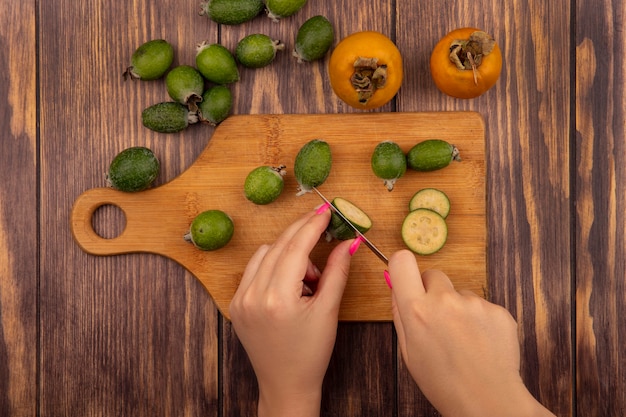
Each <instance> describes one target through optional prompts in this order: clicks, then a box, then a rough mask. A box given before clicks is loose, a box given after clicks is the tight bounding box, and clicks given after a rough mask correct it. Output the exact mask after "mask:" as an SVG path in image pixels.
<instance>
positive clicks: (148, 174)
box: [106, 146, 160, 192]
mask: <svg viewBox="0 0 626 417" xmlns="http://www.w3.org/2000/svg"><path fill="white" fill-rule="evenodd" d="M159 169H160V163H159V160H158V159H157V157H156V156H155V155H154V153H153V152H152V150H150V149H148V148H146V147H143V146H134V147H131V148H127V149H124V150H123V151H122V152H120V153H119V154H117V155H116V156H115V158H113V161H111V164H110V165H109V172H108V173H107V176H106V179H107V183H108V184H109V186H111V187H113V188H115V189H116V190H119V191H125V192H137V191H143V190H145V189H147V188H148V187H150V185H151V184H152V182H153V181H154V180H155V179H156V177H157V176H158V175H159Z"/></svg>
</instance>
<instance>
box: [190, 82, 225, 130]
mask: <svg viewBox="0 0 626 417" xmlns="http://www.w3.org/2000/svg"><path fill="white" fill-rule="evenodd" d="M232 107H233V94H232V93H231V91H230V89H229V88H228V87H226V86H225V85H214V86H213V87H209V88H208V89H207V90H206V91H205V92H204V93H203V94H202V101H201V102H200V104H199V105H198V119H199V120H200V121H201V122H203V123H208V124H210V125H213V126H216V125H218V124H220V123H221V122H223V121H224V120H226V118H227V117H228V115H229V114H230V111H231V109H232Z"/></svg>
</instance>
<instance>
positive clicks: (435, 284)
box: [422, 269, 454, 292]
mask: <svg viewBox="0 0 626 417" xmlns="http://www.w3.org/2000/svg"><path fill="white" fill-rule="evenodd" d="M422 282H423V283H424V288H425V289H426V292H447V291H454V285H452V281H450V278H448V276H447V275H446V274H445V273H443V272H442V271H440V270H438V269H429V270H427V271H424V272H423V273H422Z"/></svg>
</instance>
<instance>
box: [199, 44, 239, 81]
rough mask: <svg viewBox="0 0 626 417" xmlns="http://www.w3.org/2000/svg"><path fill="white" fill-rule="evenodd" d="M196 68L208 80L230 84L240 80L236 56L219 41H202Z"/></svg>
mask: <svg viewBox="0 0 626 417" xmlns="http://www.w3.org/2000/svg"><path fill="white" fill-rule="evenodd" d="M196 68H198V71H200V74H202V76H203V77H204V78H206V79H207V80H209V81H211V82H214V83H216V84H230V83H234V82H236V81H238V80H239V69H238V68H237V62H235V57H234V56H233V54H231V53H230V51H229V50H228V49H226V48H225V47H224V46H222V45H220V44H219V43H213V44H208V43H206V42H203V43H201V44H200V45H199V46H198V50H197V54H196Z"/></svg>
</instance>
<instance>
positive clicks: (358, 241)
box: [348, 236, 363, 256]
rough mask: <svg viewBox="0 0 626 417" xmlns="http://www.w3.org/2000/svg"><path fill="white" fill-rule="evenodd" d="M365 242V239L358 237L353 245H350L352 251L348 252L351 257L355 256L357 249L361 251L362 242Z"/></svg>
mask: <svg viewBox="0 0 626 417" xmlns="http://www.w3.org/2000/svg"><path fill="white" fill-rule="evenodd" d="M362 241H363V239H362V238H361V236H357V237H356V238H355V239H354V242H352V244H351V245H350V250H349V251H348V252H349V253H350V256H353V255H354V254H355V253H356V251H357V249H359V246H361V242H362Z"/></svg>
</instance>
